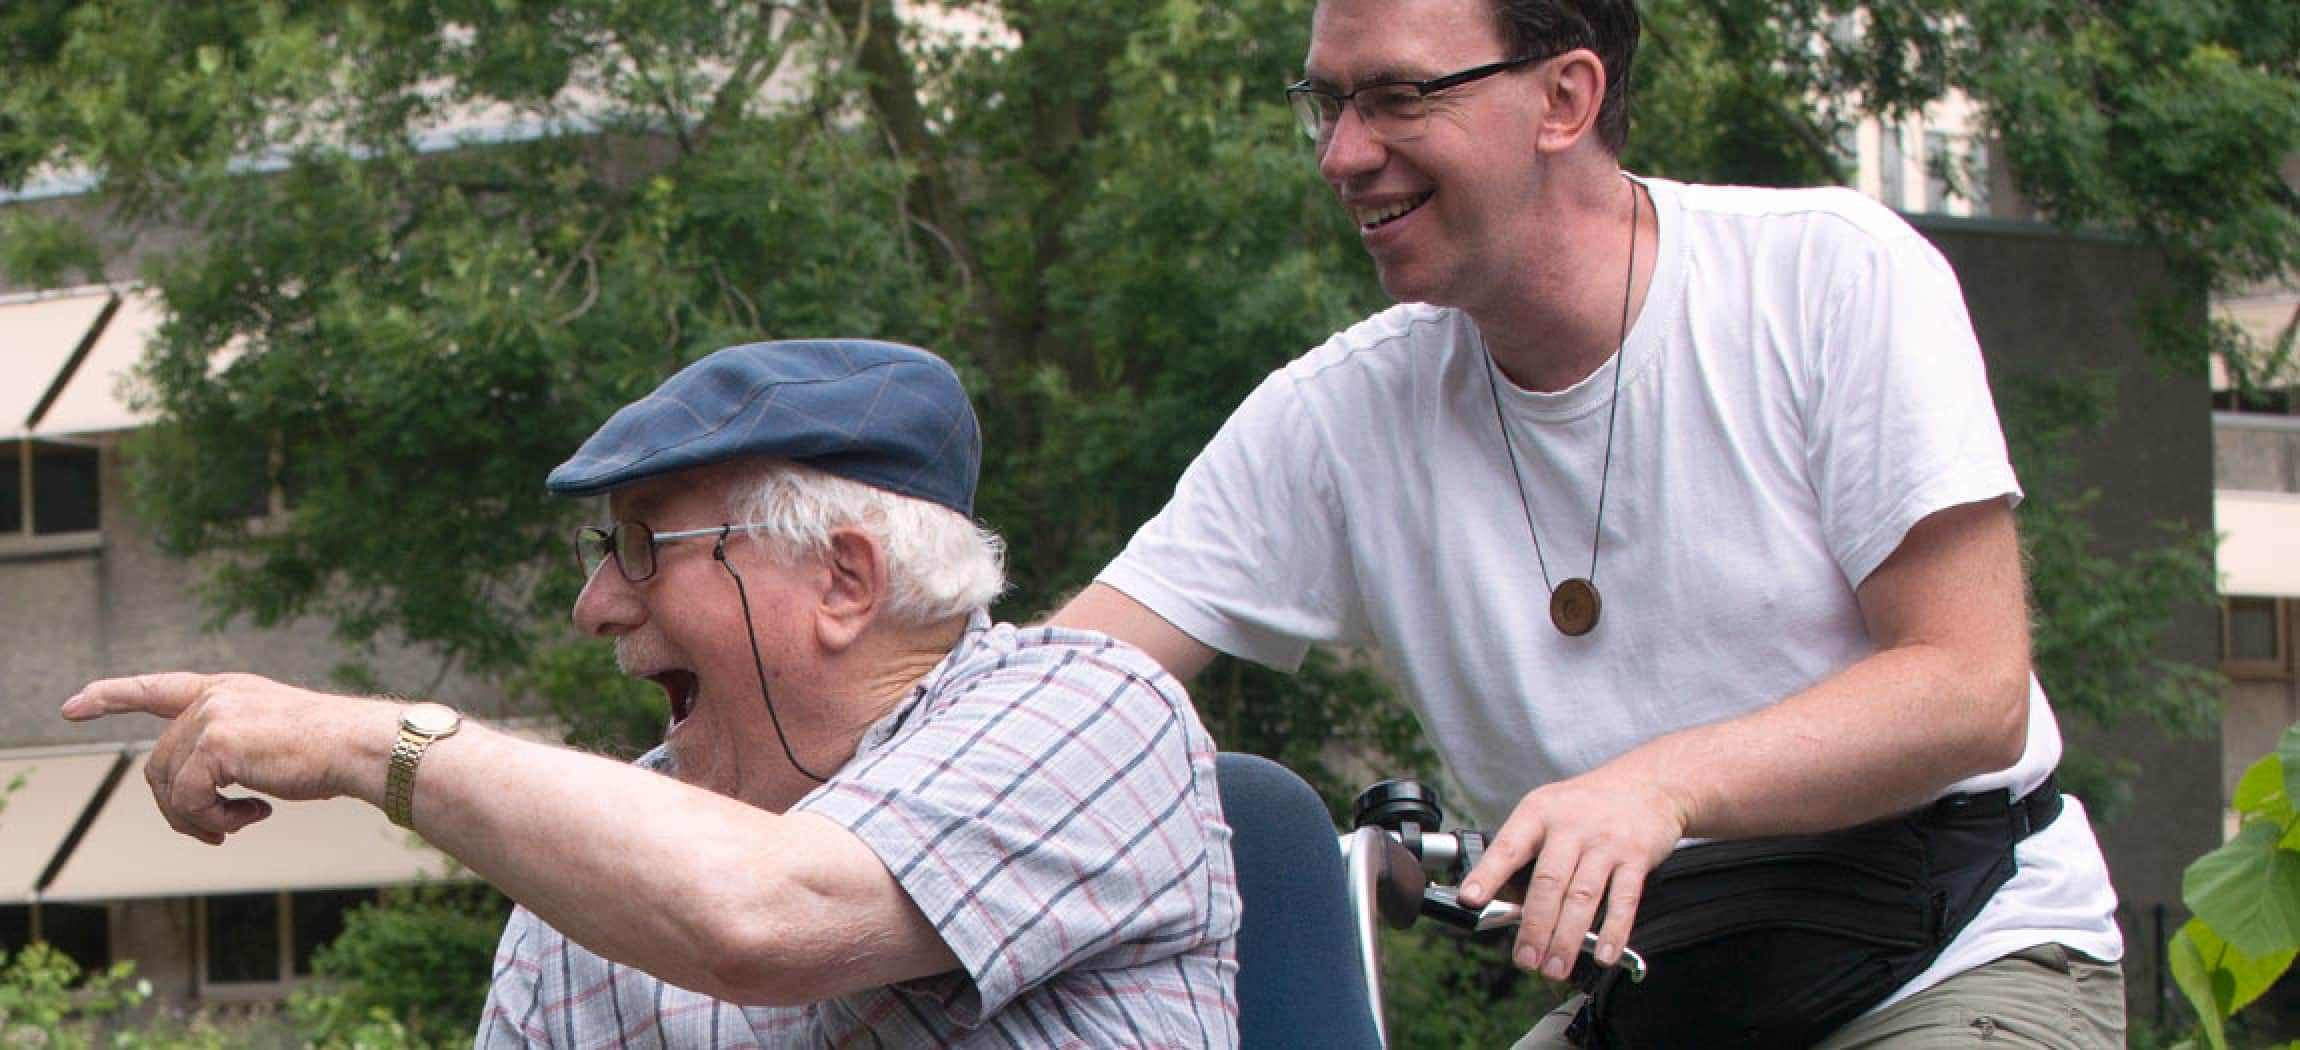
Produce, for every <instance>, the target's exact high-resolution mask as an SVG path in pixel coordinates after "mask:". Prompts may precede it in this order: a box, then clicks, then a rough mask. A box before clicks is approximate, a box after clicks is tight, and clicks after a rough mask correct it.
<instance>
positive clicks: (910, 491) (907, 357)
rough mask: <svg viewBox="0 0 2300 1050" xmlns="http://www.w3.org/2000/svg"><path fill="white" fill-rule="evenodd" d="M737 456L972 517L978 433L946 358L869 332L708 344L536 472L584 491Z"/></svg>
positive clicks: (556, 488) (556, 489)
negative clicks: (547, 469) (802, 467)
mask: <svg viewBox="0 0 2300 1050" xmlns="http://www.w3.org/2000/svg"><path fill="white" fill-rule="evenodd" d="M747 456H772V457H775V458H778V459H788V460H794V461H796V462H799V463H804V464H806V465H807V466H810V467H813V468H815V469H817V470H821V471H825V472H828V473H831V474H836V475H838V476H840V477H843V478H848V479H851V480H854V481H859V482H862V483H863V484H865V485H872V486H875V487H878V488H881V489H885V490H887V491H889V492H893V493H897V494H899V495H904V496H911V497H915V498H917V499H923V500H927V501H929V502H933V503H939V504H942V505H943V506H945V507H949V508H950V509H952V510H955V511H957V512H959V513H960V514H963V515H966V516H967V517H970V518H971V517H973V516H974V484H975V479H976V477H977V476H978V475H979V474H980V473H981V470H982V430H981V427H980V426H979V425H978V424H977V423H976V422H975V418H974V407H973V406H972V405H971V404H969V403H968V402H967V399H966V389H965V388H964V387H962V386H961V385H959V381H958V373H957V372H955V371H953V370H952V369H951V367H950V365H949V363H948V362H945V361H944V360H943V359H941V358H939V357H936V356H935V355H933V354H931V353H928V352H926V351H924V350H921V349H918V348H917V347H912V346H903V345H900V344H898V343H884V342H879V341H876V340H871V339H796V340H787V341H781V342H768V343H749V344H746V345H743V346H731V347H728V348H726V349H724V350H719V351H716V352H714V353H712V354H710V355H709V356H707V357H704V358H703V359H702V360H700V361H697V362H695V363H694V364H691V365H688V366H687V367H686V368H683V369H680V370H679V373H678V374H677V375H674V376H672V377H671V378H670V379H667V380H665V381H664V382H663V385H662V386H660V387H657V388H656V389H655V392H654V393H652V394H649V395H647V396H646V397H644V398H641V399H639V400H638V401H634V402H632V403H631V404H629V405H625V406H624V407H623V409H622V410H621V411H619V412H617V413H615V414H614V415H613V416H612V417H609V418H608V420H607V422H606V424H605V425H603V426H601V427H600V428H599V430H598V432H596V433H594V434H592V435H591V437H590V439H589V440H586V441H585V442H583V447H582V448H580V449H577V450H576V451H575V455H574V458H572V459H569V460H568V461H567V462H565V463H561V464H559V466H558V467H557V468H555V469H553V470H552V471H551V476H550V477H549V478H547V479H546V480H545V482H544V484H545V485H546V486H548V487H549V488H550V490H551V492H552V493H553V494H554V495H559V496H596V495H598V494H600V493H603V492H613V491H614V490H616V489H620V488H624V487H626V486H629V485H635V484H637V483H639V482H642V481H646V480H648V479H651V478H657V477H661V476H663V475H665V474H670V473H672V472H675V471H681V470H689V469H692V468H695V467H701V466H708V465H710V464H713V463H719V462H723V461H726V460H730V459H739V458H743V457H747Z"/></svg>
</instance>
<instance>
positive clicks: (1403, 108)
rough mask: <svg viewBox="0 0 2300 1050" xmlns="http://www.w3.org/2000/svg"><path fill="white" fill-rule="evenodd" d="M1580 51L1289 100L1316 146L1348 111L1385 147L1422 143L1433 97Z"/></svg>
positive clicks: (1300, 89)
mask: <svg viewBox="0 0 2300 1050" xmlns="http://www.w3.org/2000/svg"><path fill="white" fill-rule="evenodd" d="M1578 46H1580V45H1579V44H1575V45H1571V46H1567V47H1560V48H1558V49H1556V50H1554V51H1550V52H1548V53H1546V54H1535V55H1525V56H1522V57H1519V58H1509V59H1503V60H1502V61H1499V62H1488V63H1486V64H1485V65H1482V66H1472V67H1470V68H1468V69H1465V70H1462V71H1461V72H1459V73H1448V74H1446V75H1444V76H1442V77H1431V78H1430V79H1428V80H1385V81H1382V82H1380V83H1376V84H1367V85H1364V86H1362V87H1360V88H1358V89H1357V90H1355V91H1347V92H1334V91H1328V90H1326V89H1324V88H1321V87H1316V86H1314V85H1312V84H1311V83H1310V82H1309V81H1307V80H1304V81H1301V82H1300V83H1297V84H1295V85H1293V86H1292V87H1289V88H1287V89H1286V100H1287V101H1288V102H1291V103H1293V106H1294V118H1295V119H1296V120H1299V121H1301V123H1302V133H1303V134H1305V135H1308V136H1309V137H1310V141H1312V142H1316V143H1319V144H1321V145H1322V144H1324V143H1326V142H1327V141H1329V140H1331V139H1332V138H1333V137H1334V128H1335V127H1336V126H1337V125H1339V124H1340V123H1341V122H1342V107H1343V106H1344V105H1348V106H1351V107H1353V108H1355V109H1356V110H1357V111H1358V119H1359V120H1362V121H1365V122H1366V127H1367V128H1368V129H1370V130H1371V131H1373V133H1374V134H1376V135H1379V136H1381V137H1382V140H1383V141H1385V142H1405V141H1409V140H1411V139H1414V138H1418V137H1420V135H1421V133H1422V127H1423V125H1422V118H1423V117H1426V116H1429V113H1430V103H1429V97H1430V96H1431V95H1435V94H1437V93H1438V92H1440V91H1446V90H1450V89H1452V88H1457V87H1460V86H1462V85H1463V84H1469V83H1474V82H1476V81H1480V80H1484V79H1485V78H1487V77H1490V76H1493V75H1494V74H1496V73H1507V72H1509V71H1510V70H1512V69H1516V68H1518V67H1520V66H1527V65H1532V64H1533V63H1535V62H1541V61H1545V60H1547V59H1552V58H1556V57H1557V56H1559V55H1562V54H1564V53H1566V52H1567V51H1571V50H1573V48H1574V47H1578Z"/></svg>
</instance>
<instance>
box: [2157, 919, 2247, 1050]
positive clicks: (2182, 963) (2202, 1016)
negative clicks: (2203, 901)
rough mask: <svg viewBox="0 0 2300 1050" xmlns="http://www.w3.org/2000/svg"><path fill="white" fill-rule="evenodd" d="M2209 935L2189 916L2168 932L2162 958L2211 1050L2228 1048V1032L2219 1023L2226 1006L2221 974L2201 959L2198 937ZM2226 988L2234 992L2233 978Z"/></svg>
mask: <svg viewBox="0 0 2300 1050" xmlns="http://www.w3.org/2000/svg"><path fill="white" fill-rule="evenodd" d="M2211 936H2212V931H2211V930H2210V929H2209V928H2207V927H2206V926H2205V925H2204V924H2203V923H2200V922H2198V921H2196V920H2195V919H2190V920H2188V925H2186V926H2183V927H2181V928H2180V932H2179V933H2175V934H2173V935H2172V943H2171V944H2170V945H2168V946H2166V948H2165V957H2166V961H2167V962H2168V963H2170V964H2171V967H2172V982H2173V983H2174V984H2177V985H2179V986H2180V994H2182V995H2185V996H2187V997H2188V1005H2190V1006H2192V1007H2195V1009H2196V1017H2197V1020H2198V1021H2199V1022H2200V1027H2202V1028H2203V1029H2204V1040H2205V1043H2206V1044H2207V1045H2209V1046H2210V1047H2212V1050H2228V1031H2227V1026H2226V1024H2224V1023H2223V1021H2224V1019H2225V1018H2226V1017H2227V1015H2228V1009H2227V1007H2226V1006H2225V1005H2224V1004H2225V1002H2226V1000H2225V999H2224V998H2223V997H2222V994H2221V989H2220V988H2219V987H2218V985H2219V983H2220V982H2219V981H2218V980H2217V978H2219V977H2221V976H2222V974H2221V972H2220V971H2219V970H2216V969H2215V968H2214V967H2213V966H2212V964H2211V963H2208V962H2206V961H2205V959H2204V950H2203V948H2202V946H2201V945H2200V944H2199V943H2198V939H2199V937H2211ZM2214 939H2215V940H2217V939H2218V938H2214ZM2228 991H2229V992H2230V993H2231V995H2232V994H2233V993H2234V991H2235V987H2234V982H2233V981H2230V982H2229V986H2228Z"/></svg>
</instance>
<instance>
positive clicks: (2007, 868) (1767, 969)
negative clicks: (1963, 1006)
mask: <svg viewBox="0 0 2300 1050" xmlns="http://www.w3.org/2000/svg"><path fill="white" fill-rule="evenodd" d="M2059 813H2060V790H2059V787H2058V785H2057V784H2055V782H2054V781H2053V780H2052V779H2050V778H2048V779H2046V781H2045V782H2044V784H2043V785H2041V786H2040V787H2038V788H2037V789H2036V790H2035V791H2033V792H2030V793H2029V795H2028V796H2026V797H2025V798H2022V799H2020V800H2017V801H2016V800H2014V799H2013V798H2012V797H2011V795H2010V793H2008V792H2001V791H2000V792H1990V793H1988V794H1982V795H1956V796H1951V797H1949V798H1947V799H1943V800H1941V801H1940V802H1936V803H1934V804H1933V805H1931V806H1928V807H1926V808H1925V809H1922V810H1919V811H1917V812H1915V813H1912V814H1909V815H1906V816H1902V817H1895V818H1892V819H1889V820H1883V821H1878V822H1876V823H1872V824H1864V825H1862V826H1860V827H1856V828H1849V829H1846V830H1843V831H1833V832H1828V833H1825V834H1819V835H1780V836H1770V837H1766V838H1754V839H1736V840H1731V841H1721V842H1710V843H1704V844H1701V845H1697V846H1688V847H1686V848H1684V849H1680V850H1678V851H1677V852H1676V853H1675V854H1674V855H1672V856H1671V857H1670V858H1669V859H1668V860H1667V861H1665V862H1663V863H1662V864H1661V866H1659V867H1657V868H1655V869H1654V870H1653V873H1652V874H1651V875H1649V876H1647V878H1646V882H1645V899H1644V903H1643V904H1641V905H1640V906H1639V908H1638V918H1637V926H1636V929H1635V931H1634V933H1633V936H1632V939H1633V940H1634V942H1635V947H1636V949H1637V951H1638V953H1639V954H1640V955H1642V956H1643V957H1644V959H1645V962H1646V965H1647V967H1648V970H1649V973H1648V975H1647V977H1646V978H1645V980H1643V981H1641V982H1636V983H1632V982H1630V980H1629V979H1628V975H1627V973H1626V972H1625V971H1623V970H1621V969H1619V968H1615V969H1603V970H1601V969H1596V968H1594V967H1590V966H1589V965H1588V963H1587V961H1586V960H1584V963H1583V968H1582V969H1581V970H1579V971H1577V974H1576V976H1577V979H1578V980H1579V982H1580V984H1581V986H1582V989H1583V990H1584V991H1586V992H1588V993H1589V998H1588V999H1587V1000H1585V1002H1584V1003H1583V1006H1582V1009H1581V1013H1580V1015H1579V1016H1578V1017H1576V1018H1575V1019H1574V1022H1573V1026H1572V1028H1571V1029H1570V1033H1569V1034H1570V1035H1571V1037H1572V1039H1573V1040H1574V1042H1575V1043H1576V1044H1577V1045H1579V1046H1582V1047H1585V1048H1587V1050H1677V1048H1681V1047H1683V1048H1693V1047H1698V1048H1701V1050H1738V1048H1765V1050H1773V1048H1790V1047H1806V1046H1811V1045H1812V1044H1814V1043H1816V1042H1818V1041H1820V1040H1821V1039H1822V1038H1823V1037H1824V1036H1827V1035H1828V1034H1829V1033H1830V1032H1832V1031H1835V1030H1836V1029H1837V1028H1838V1027H1840V1026H1842V1025H1843V1024H1845V1022H1847V1021H1850V1020H1852V1019H1853V1018H1855V1017H1858V1016H1860V1014H1862V1013H1863V1012H1864V1011H1866V1010H1868V1009H1869V1008H1870V1007H1872V1006H1874V1005H1876V1004H1877V1003H1879V1002H1881V1001H1883V1000H1884V998H1885V997H1886V996H1888V995H1890V994H1892V992H1893V990H1894V989H1896V988H1899V987H1900V986H1901V985H1903V984H1906V983H1908V981H1909V980H1910V979H1911V978H1913V977H1915V976H1916V975H1917V974H1919V973H1921V972H1923V971H1924V969H1925V967H1927V966H1930V965H1931V964H1932V962H1933V960H1934V959H1936V958H1938V957H1939V956H1940V954H1941V950H1942V949H1943V948H1946V947H1947V946H1948V943H1949V942H1950V941H1951V940H1953V939H1955V937H1956V935H1957V933H1958V932H1959V931H1961V930H1963V929H1964V928H1965V925H1966V924H1967V923H1969V922H1971V921H1972V918H1973V916H1975V915H1977V914H1979V913H1980V910H1981V907H1982V906H1983V905H1985V904H1987V903H1988V901H1989V898H1990V897H1992V896H1994V895H1995V894H1996V891H1997V889H1998V887H2001V886H2003V885H2004V884H2005V882H2006V881H2007V880H2009V879H2011V878H2012V875H2013V870H2014V864H2013V848H2014V847H2015V846H2017V845H2019V844H2020V841H2021V840H2022V839H2024V838H2026V837H2028V835H2029V833H2030V832H2031V831H2033V830H2035V829H2036V828H2041V827H2043V826H2044V825H2046V824H2049V823H2051V822H2052V819H2053V818H2054V817H2056V816H2058V815H2059Z"/></svg>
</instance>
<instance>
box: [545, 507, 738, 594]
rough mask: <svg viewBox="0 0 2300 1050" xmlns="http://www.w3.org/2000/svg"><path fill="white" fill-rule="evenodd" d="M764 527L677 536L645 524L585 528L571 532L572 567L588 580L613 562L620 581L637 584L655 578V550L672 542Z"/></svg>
mask: <svg viewBox="0 0 2300 1050" xmlns="http://www.w3.org/2000/svg"><path fill="white" fill-rule="evenodd" d="M766 527H767V526H765V525H714V526H712V527H710V528H707V529H681V530H679V531H677V532H656V531H655V530H653V529H650V528H648V527H647V524H646V523H645V522H640V521H622V522H617V523H615V524H614V525H611V526H609V527H607V528H604V529H602V528H600V527H599V526H597V525H585V526H583V527H582V528H580V529H576V530H575V563H576V564H577V565H579V566H581V567H582V569H583V578H584V579H586V580H588V579H590V578H591V577H592V576H595V575H597V574H598V572H599V567H600V566H602V565H605V564H607V559H608V558H609V557H613V558H614V559H615V566H616V568H618V569H620V570H621V571H622V573H623V578H624V579H626V580H629V581H631V582H632V583H638V582H640V581H642V580H645V579H647V578H648V577H650V576H653V575H655V548H656V547H658V546H661V545H662V544H665V543H669V542H671V541H673V540H694V539H701V538H703V537H705V536H721V537H723V536H727V535H730V534H733V533H737V532H750V531H752V530H754V529H763V528H766Z"/></svg>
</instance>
